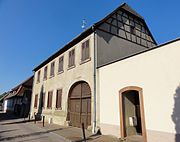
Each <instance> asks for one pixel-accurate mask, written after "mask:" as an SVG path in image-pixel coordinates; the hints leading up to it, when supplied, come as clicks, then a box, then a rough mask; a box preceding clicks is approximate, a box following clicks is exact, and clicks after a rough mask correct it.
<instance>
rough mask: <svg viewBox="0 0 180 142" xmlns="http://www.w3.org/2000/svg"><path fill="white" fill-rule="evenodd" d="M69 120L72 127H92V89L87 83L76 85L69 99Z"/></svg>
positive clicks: (71, 90) (82, 82)
mask: <svg viewBox="0 0 180 142" xmlns="http://www.w3.org/2000/svg"><path fill="white" fill-rule="evenodd" d="M68 120H69V121H70V125H71V126H74V127H81V124H82V123H84V126H85V128H87V127H88V126H90V125H91V89H90V86H89V84H88V83H87V82H84V81H80V82H77V83H75V84H74V85H73V86H72V87H71V89H70V91H69V97H68Z"/></svg>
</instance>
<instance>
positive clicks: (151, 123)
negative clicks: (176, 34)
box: [98, 40, 180, 142]
mask: <svg viewBox="0 0 180 142" xmlns="http://www.w3.org/2000/svg"><path fill="white" fill-rule="evenodd" d="M179 61H180V40H176V41H174V42H170V43H168V44H165V45H163V46H160V47H158V48H156V49H153V50H150V51H148V52H144V53H141V54H138V55H135V56H132V57H129V58H127V59H124V60H121V61H118V62H115V63H112V64H109V65H107V66H104V67H101V68H99V69H98V74H99V78H98V88H99V90H98V92H99V94H100V125H101V130H102V132H103V133H104V134H112V135H115V136H118V137H120V110H119V91H120V90H121V89H123V88H124V87H128V86H137V87H141V88H142V89H143V99H144V100H143V101H144V115H145V124H146V129H147V140H148V142H155V141H156V142H157V141H163V142H170V141H171V142H173V141H175V139H176V138H175V134H176V133H179V130H180V128H179V126H177V125H178V124H176V123H175V122H174V120H175V119H180V118H178V114H177V113H178V112H177V110H178V108H177V107H178V104H177V103H176V102H177V101H178V100H176V99H178V95H179V98H180V94H177V93H178V91H179V90H178V89H179V87H180V63H179ZM179 92H180V91H179ZM179 107H180V104H179Z"/></svg>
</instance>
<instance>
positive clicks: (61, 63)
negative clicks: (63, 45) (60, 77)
mask: <svg viewBox="0 0 180 142" xmlns="http://www.w3.org/2000/svg"><path fill="white" fill-rule="evenodd" d="M63 62H64V56H62V57H60V58H59V67H58V72H62V71H63V70H64V69H63Z"/></svg>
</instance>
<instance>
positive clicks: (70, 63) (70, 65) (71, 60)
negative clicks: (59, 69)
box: [68, 49, 75, 67]
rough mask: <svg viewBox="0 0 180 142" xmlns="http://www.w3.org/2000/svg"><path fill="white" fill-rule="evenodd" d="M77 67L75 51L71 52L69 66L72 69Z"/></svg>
mask: <svg viewBox="0 0 180 142" xmlns="http://www.w3.org/2000/svg"><path fill="white" fill-rule="evenodd" d="M74 65H75V49H72V50H71V51H69V65H68V67H72V66H74Z"/></svg>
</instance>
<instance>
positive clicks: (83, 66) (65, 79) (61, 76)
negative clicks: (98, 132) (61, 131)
mask: <svg viewBox="0 0 180 142" xmlns="http://www.w3.org/2000/svg"><path fill="white" fill-rule="evenodd" d="M93 37H94V34H91V35H90V36H88V37H87V38H85V39H83V40H82V41H81V42H79V43H78V44H76V45H75V46H73V47H72V48H70V49H69V50H67V51H66V52H65V53H63V54H62V55H63V56H64V72H62V73H58V59H59V57H61V56H62V55H60V56H58V57H57V58H55V59H54V60H53V61H55V76H54V77H49V75H50V66H51V65H50V64H51V62H53V61H51V62H50V63H48V64H47V65H48V79H47V80H44V81H43V75H44V67H45V66H44V67H42V68H41V69H40V70H41V78H40V83H37V82H36V80H37V72H38V71H37V72H35V79H34V85H33V95H32V104H31V114H32V115H33V114H34V112H38V109H34V100H35V99H34V98H35V94H38V97H39V96H40V95H39V94H40V92H45V93H46V94H45V108H44V109H43V110H39V111H41V113H42V115H45V116H46V121H48V119H49V118H53V122H54V123H57V124H61V125H64V124H65V123H66V116H67V105H68V104H67V100H68V93H69V90H70V88H71V86H72V85H73V84H74V83H76V82H78V81H82V80H83V81H86V82H87V83H88V84H89V85H90V88H91V91H92V93H93V87H94V86H93V59H94V54H93V53H94V51H93V50H94V38H93ZM87 39H90V60H88V61H87V62H84V63H82V62H81V44H82V42H84V41H86V40H87ZM73 48H74V49H75V67H74V68H71V69H69V68H68V58H69V57H68V56H69V51H70V50H72V49H73ZM57 89H62V110H57V109H56V108H55V105H56V91H57ZM48 91H53V99H52V100H53V101H52V102H53V103H52V109H47V98H48ZM39 99H40V97H39ZM39 99H38V102H39ZM92 100H93V94H92ZM92 103H93V101H92ZM38 105H39V103H38ZM91 110H93V106H92V109H91ZM92 114H93V113H92ZM92 120H93V119H92Z"/></svg>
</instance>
